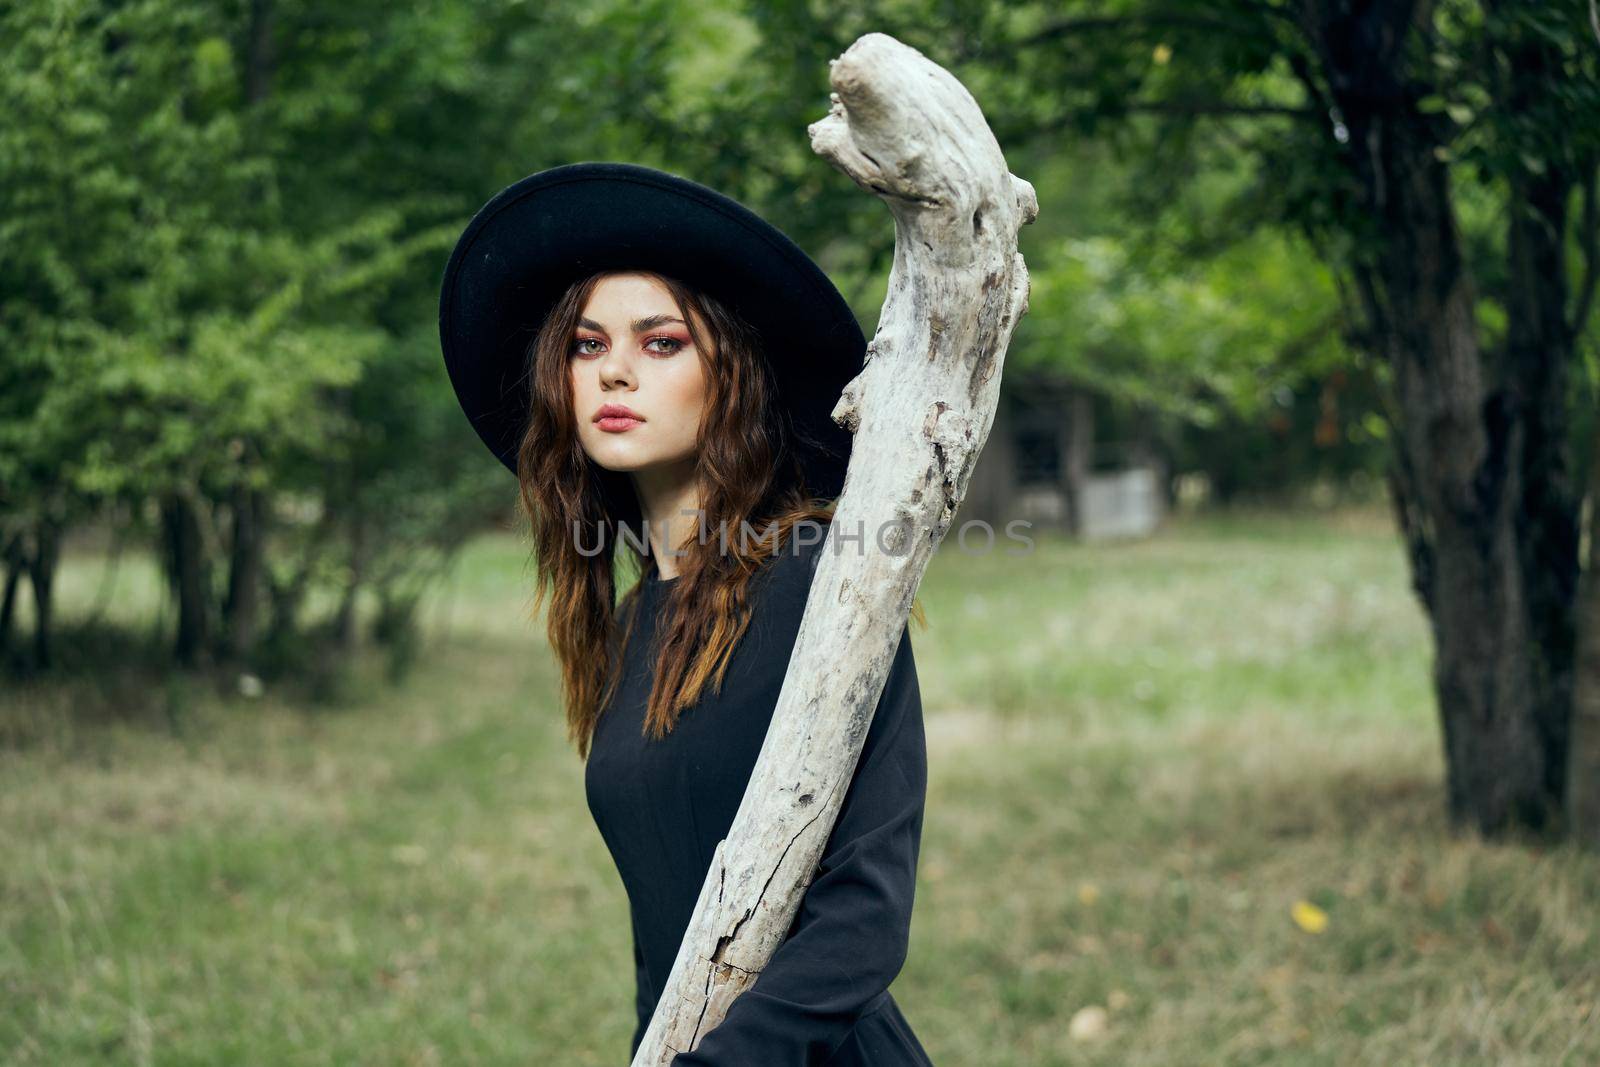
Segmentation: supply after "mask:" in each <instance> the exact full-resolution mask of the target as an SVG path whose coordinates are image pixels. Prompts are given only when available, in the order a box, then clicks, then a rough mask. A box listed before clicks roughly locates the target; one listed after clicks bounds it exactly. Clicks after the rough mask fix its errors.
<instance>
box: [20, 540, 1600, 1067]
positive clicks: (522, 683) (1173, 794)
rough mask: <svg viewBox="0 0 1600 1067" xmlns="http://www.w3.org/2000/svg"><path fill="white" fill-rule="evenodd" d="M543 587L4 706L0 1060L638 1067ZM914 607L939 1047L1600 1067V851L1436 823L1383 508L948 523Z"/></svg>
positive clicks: (119, 611)
mask: <svg viewBox="0 0 1600 1067" xmlns="http://www.w3.org/2000/svg"><path fill="white" fill-rule="evenodd" d="M523 574H524V564H523V560H522V556H521V548H520V546H519V543H518V542H517V540H516V539H515V538H514V537H512V536H509V535H506V536H500V537H492V538H485V539H484V540H482V541H480V542H478V543H477V544H476V545H475V546H474V548H473V550H472V551H471V552H470V553H469V554H468V556H467V558H466V559H465V560H464V562H463V565H462V568H461V570H460V572H459V573H458V575H457V576H456V578H455V580H454V582H453V584H452V586H451V588H450V591H449V593H448V595H446V596H444V597H442V598H441V599H439V600H438V601H437V602H436V603H434V604H432V605H430V609H429V614H428V620H427V622H428V627H427V628H428V641H427V643H426V645H425V647H424V649H423V652H422V653H421V655H420V657H419V658H418V661H417V663H416V665H415V669H414V671H413V673H412V675H411V677H410V678H409V680H408V681H407V682H406V683H405V684H404V685H403V686H401V687H395V686H394V685H392V684H391V683H389V682H388V681H386V680H385V674H384V671H383V667H382V663H381V661H380V660H379V658H378V657H376V656H363V657H358V658H356V659H353V660H352V661H351V662H349V663H348V664H347V666H346V670H345V672H344V673H342V674H341V676H340V677H341V679H342V684H341V685H340V686H339V687H338V698H337V699H333V700H330V701H324V702H321V703H318V704H315V705H310V706H306V705H303V704H302V705H301V706H294V705H292V704H290V703H289V702H287V701H286V700H285V698H284V697H283V696H282V695H281V694H279V693H278V692H277V691H276V690H275V689H274V688H272V687H269V688H268V689H267V691H266V692H265V693H264V694H262V695H260V696H259V697H255V698H246V697H243V696H236V695H219V694H218V693H217V692H216V690H215V688H214V687H212V686H209V685H207V684H204V683H200V682H195V681H192V680H191V681H185V680H183V679H176V678H170V677H168V676H166V675H164V674H160V673H155V672H152V671H151V670H149V669H140V668H139V667H137V666H136V665H134V666H129V665H126V664H124V665H121V666H116V667H113V668H108V669H106V670H103V671H99V672H96V673H95V675H94V677H93V678H92V679H87V678H86V679H84V680H81V681H72V682H61V681H54V682H50V683H30V684H28V685H25V686H20V687H19V686H16V685H12V686H11V687H10V688H8V689H7V690H6V692H5V694H4V696H3V697H0V741H3V744H0V856H3V857H4V862H3V864H0V1059H3V1061H4V1062H6V1063H10V1064H30V1065H31V1064H46V1065H52V1067H54V1065H61V1064H80V1063H83V1064H196V1065H199V1064H205V1065H213V1064H273V1065H279V1064H284V1065H287V1064H296V1065H298V1064H330V1065H332V1064H337V1065H346V1064H371V1065H391V1064H464V1063H484V1064H580V1065H581V1064H622V1063H624V1062H626V1052H627V1040H628V1036H629V1033H630V1031H631V1023H632V1020H631V998H632V994H633V975H632V970H631V957H630V954H629V945H630V942H629V934H628V924H627V919H626V915H627V912H626V899H625V897H624V895H623V892H622V888H621V884H620V882H619V880H618V878H617V875H616V872H615V869H614V868H613V867H612V866H611V862H610V857H609V856H608V855H607V853H606V850H605V846H604V845H603V843H602V842H601V840H600V837H599V834H598V832H597V831H596V830H595V828H594V826H593V823H592V822H591V821H590V818H589V814H588V810H587V808H586V806H585V803H584V799H583V788H582V772H583V768H582V766H581V764H580V763H579V761H578V760H577V758H576V757H575V756H574V755H573V754H572V752H571V751H570V750H569V749H568V748H567V747H566V745H565V742H564V740H563V730H562V725H561V721H560V716H559V712H558V708H557V706H556V702H555V693H556V676H555V673H554V669H553V664H552V662H551V658H550V654H549V652H548V649H547V648H546V646H545V645H544V642H543V635H542V631H541V628H540V627H539V626H537V625H535V624H534V623H533V622H532V621H530V620H529V618H528V607H529V603H528V596H527V590H526V584H525V582H524V581H523ZM101 575H102V563H101V561H99V560H97V559H72V560H71V561H70V563H69V566H68V567H67V573H66V574H65V575H64V576H63V579H62V587H63V594H62V595H63V600H64V603H63V609H62V611H63V615H64V616H65V617H67V618H71V617H73V616H74V615H75V614H82V613H85V612H88V611H90V610H92V609H93V607H94V605H95V603H96V602H97V601H96V597H97V596H101V595H102V594H103V591H104V589H109V590H110V591H111V595H110V596H109V598H108V599H107V600H106V601H105V602H104V604H103V607H104V609H105V616H106V617H107V618H108V619H110V620H112V621H115V620H117V619H124V620H135V619H148V618H150V617H151V616H152V615H153V613H154V612H155V610H156V608H155V596H154V590H155V588H156V586H155V582H154V580H153V578H152V577H151V573H150V570H149V564H148V562H147V561H145V560H137V559H131V560H126V561H124V562H123V564H122V565H121V567H120V568H119V569H118V572H117V577H116V581H115V583H114V585H112V586H109V587H103V586H102V584H101V583H100V578H101ZM922 599H923V603H924V605H925V607H926V609H927V614H928V619H929V622H930V626H929V628H928V629H927V630H917V629H913V631H912V641H913V645H914V647H915V651H916V656H917V662H918V672H919V677H920V680H921V684H922V692H923V695H924V704H925V714H926V722H927V733H928V747H929V761H930V782H929V796H928V808H927V815H926V824H925V827H924V837H923V851H922V863H921V870H920V877H919V882H918V890H917V903H916V915H915V920H914V923H913V929H912V941H911V955H910V959H909V961H908V963H907V965H906V968H905V970H904V971H903V972H902V973H901V976H900V977H899V979H898V980H897V981H896V982H895V984H894V987H893V988H894V992H895V996H896V998H897V999H898V1000H899V1001H900V1003H901V1004H902V1006H903V1008H904V1010H905V1013H906V1015H907V1017H908V1018H909V1019H910V1020H911V1023H912V1025H913V1026H914V1027H915V1028H916V1030H917V1032H918V1034H919V1035H920V1037H921V1038H922V1040H923V1043H924V1044H925V1045H926V1047H927V1048H928V1051H929V1052H930V1054H931V1055H932V1057H933V1060H934V1061H935V1062H936V1063H938V1064H941V1065H949V1067H957V1065H968V1064H972V1065H984V1067H1004V1065H1022V1064H1027V1065H1035V1064H1037V1065H1048V1064H1104V1065H1112V1064H1116V1065H1123V1067H1131V1065H1163V1067H1166V1065H1174V1064H1268V1063H1270V1064H1330V1065H1331V1064H1339V1065H1353V1064H1371V1065H1385V1067H1387V1065H1398V1064H1464V1063H1472V1064H1526V1065H1534V1064H1538V1065H1541V1067H1544V1065H1554V1064H1571V1065H1579V1064H1585V1065H1587V1064H1594V1063H1600V860H1597V859H1596V858H1593V857H1583V856H1579V855H1576V854H1574V853H1572V852H1571V851H1569V850H1566V849H1557V850H1548V849H1540V848H1538V847H1536V846H1528V845H1514V844H1513V845H1507V844H1500V845H1485V844H1482V843H1479V842H1475V841H1472V840H1466V839H1459V840H1458V839H1455V838H1453V837H1452V836H1451V835H1450V834H1449V833H1448V832H1447V830H1446V826H1445V823H1444V819H1443V814H1442V803H1443V799H1442V787H1441V776H1442V764H1441V759H1440V751H1439V749H1440V744H1439V736H1438V729H1437V726H1436V721H1435V715H1434V711H1433V707H1432V698H1431V694H1430V689H1429V683H1428V674H1429V662H1430V646H1429V642H1428V637H1427V631H1426V627H1425V624H1424V621H1423V619H1422V617H1421V615H1420V613H1419V610H1418V608H1417V607H1416V605H1415V602H1414V601H1413V599H1412V597H1411V595H1410V593H1409V591H1408V588H1407V579H1406V573H1405V566H1404V561H1403V559H1402V557H1401V553H1400V550H1399V547H1398V544H1397V542H1396V540H1395V538H1394V536H1393V534H1392V533H1391V532H1390V530H1389V526H1388V523H1387V520H1386V519H1385V517H1384V516H1383V515H1381V514H1371V513H1362V512H1351V511H1344V512H1337V513H1324V514H1304V515H1299V516H1286V515H1238V516H1233V517H1226V518H1212V519H1206V520H1189V521H1186V522H1184V523H1182V524H1178V525H1174V526H1172V527H1170V528H1168V529H1167V530H1165V531H1164V532H1163V533H1162V534H1161V535H1160V536H1158V537H1156V538H1153V539H1150V540H1147V541H1143V542H1139V543H1134V544H1125V545H1107V546H1083V545H1077V544H1072V543H1068V542H1046V541H1041V542H1040V544H1039V546H1038V549H1037V551H1036V552H1035V553H1034V554H1032V555H1030V556H1026V557H1022V558H1012V557H1008V556H1005V555H1002V554H998V553H997V554H994V555H987V556H963V555H962V554H960V552H959V551H958V550H957V548H956V545H955V543H954V541H953V540H952V541H951V542H949V543H947V544H946V546H945V547H944V548H943V549H942V550H941V552H940V555H939V557H938V558H937V559H936V560H935V561H934V563H933V565H932V567H931V568H930V570H929V572H928V577H927V579H926V580H925V582H924V584H923V588H922ZM1299 902H1308V903H1309V904H1311V905H1314V906H1315V909H1316V910H1312V909H1307V908H1304V907H1301V908H1300V909H1298V910H1297V908H1296V905H1297V903H1299ZM1318 918H1325V924H1319V923H1318V922H1316V921H1314V920H1316V919H1318ZM1096 1009H1098V1010H1096ZM1075 1018H1076V1019H1077V1020H1078V1022H1077V1025H1076V1026H1075V1025H1074V1024H1073V1020H1074V1019H1075ZM1097 1023H1098V1024H1101V1025H1094V1024H1097Z"/></svg>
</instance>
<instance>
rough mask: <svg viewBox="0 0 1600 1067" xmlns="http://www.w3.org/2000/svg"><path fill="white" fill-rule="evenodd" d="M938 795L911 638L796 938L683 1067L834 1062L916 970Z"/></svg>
mask: <svg viewBox="0 0 1600 1067" xmlns="http://www.w3.org/2000/svg"><path fill="white" fill-rule="evenodd" d="M926 792H927V748H926V743H925V739H924V736H923V724H922V696H921V692H920V690H919V688H918V685H917V671H916V663H915V661H914V659H913V658H912V652H911V636H910V633H909V632H908V631H907V630H906V629H904V628H902V630H901V634H900V644H899V647H898V648H897V649H896V651H895V657H894V662H893V664H892V665H891V667H890V670H889V676H888V679H887V681H885V683H884V688H883V694H882V696H880V697H879V700H878V706H877V710H876V711H875V712H874V713H873V716H872V723H871V725H870V727H869V728H868V730H867V737H866V740H865V741H864V742H863V744H862V749H861V757H860V759H859V761H858V762H857V764H856V769H855V773H854V776H853V777H852V779H851V783H850V786H849V788H848V789H847V790H846V792H845V799H844V801H843V803H842V805H841V807H840V809H839V816H838V819H837V820H836V821H835V823H834V828H833V832H832V834H831V835H830V837H829V839H828V843H827V845H826V846H825V847H824V850H823V855H822V859H821V861H820V862H819V864H818V866H817V872H816V874H815V876H814V877H813V879H812V882H811V884H810V886H808V887H807V889H806V893H805V896H804V897H803V898H802V900H801V903H800V909H799V912H798V914H797V915H796V918H795V921H794V923H793V924H792V925H791V927H790V930H789V934H788V936H787V938H786V939H785V940H784V941H782V942H780V943H779V945H778V948H777V950H776V951H775V952H774V953H773V956H772V959H771V960H770V961H768V964H767V967H766V969H765V970H763V971H762V972H761V974H760V975H758V976H757V978H756V980H755V982H754V984H752V985H751V986H750V988H748V989H746V990H745V991H744V992H743V993H741V994H740V995H739V996H738V997H737V998H735V999H734V1002H733V1004H732V1005H731V1006H730V1007H729V1009H728V1013H727V1015H726V1016H725V1017H724V1018H723V1020H722V1022H721V1023H720V1024H718V1025H717V1026H716V1027H715V1028H714V1029H712V1030H711V1032H710V1033H708V1034H706V1035H705V1036H704V1037H702V1038H701V1040H700V1044H699V1045H698V1046H697V1047H696V1048H694V1049H693V1050H691V1051H689V1052H682V1053H679V1054H678V1055H677V1056H675V1057H673V1059H672V1063H673V1065H674V1067H749V1065H750V1064H758V1063H759V1064H762V1065H764V1067H765V1065H770V1067H806V1065H815V1064H820V1063H822V1062H824V1061H825V1060H826V1059H827V1058H828V1056H829V1055H831V1054H832V1053H833V1052H834V1050H835V1049H836V1048H837V1047H838V1046H839V1045H840V1044H841V1043H842V1042H843V1041H844V1039H845V1037H847V1036H848V1035H849V1033H850V1030H851V1028H852V1027H854V1026H855V1024H856V1021H857V1019H858V1018H859V1017H860V1015H861V1014H863V1012H864V1011H865V1010H867V1009H869V1008H873V1007H876V1006H877V1004H876V1003H874V1002H875V1001H877V1000H878V998H879V997H880V995H882V994H883V993H884V992H885V991H886V990H887V989H888V988H889V983H890V982H891V981H893V980H894V977H895V975H897V974H898V973H899V972H900V968H901V966H902V965H903V964H904V963H905V959H906V952H907V948H908V943H909V940H910V932H911V904H912V897H913V892H914V890H915V887H916V872H917V853H918V850H919V847H920V844H921V837H922V814H923V802H924V799H925V797H926Z"/></svg>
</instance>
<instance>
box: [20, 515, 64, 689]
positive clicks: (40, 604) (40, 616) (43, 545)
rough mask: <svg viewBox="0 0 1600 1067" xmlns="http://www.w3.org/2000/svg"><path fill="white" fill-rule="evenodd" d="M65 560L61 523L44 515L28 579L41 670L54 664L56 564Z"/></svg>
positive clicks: (35, 648) (35, 653) (36, 656)
mask: <svg viewBox="0 0 1600 1067" xmlns="http://www.w3.org/2000/svg"><path fill="white" fill-rule="evenodd" d="M60 561H61V526H60V524H59V523H57V522H55V521H54V520H52V519H48V518H41V519H39V520H38V522H37V523H36V524H35V526H34V537H33V555H32V556H31V557H30V558H29V560H28V580H29V584H30V585H32V586H33V608H34V613H33V614H34V619H33V662H34V666H35V667H37V668H38V669H39V670H47V669H49V667H50V664H51V661H52V660H53V658H54V657H53V656H52V654H51V649H50V627H51V620H52V617H53V615H54V606H55V597H54V590H55V578H56V566H57V565H58V564H59V563H60Z"/></svg>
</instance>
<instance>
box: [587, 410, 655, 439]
mask: <svg viewBox="0 0 1600 1067" xmlns="http://www.w3.org/2000/svg"><path fill="white" fill-rule="evenodd" d="M593 421H594V423H595V425H597V426H599V427H600V428H601V429H602V430H604V431H606V432H607V433H622V432H623V431H625V430H631V429H633V428H634V427H635V426H638V425H639V424H640V423H642V422H644V421H645V417H644V416H643V415H641V414H639V413H638V412H637V411H634V410H633V409H632V408H629V407H625V406H623V405H622V404H601V405H600V410H599V411H597V412H595V413H594V420H593Z"/></svg>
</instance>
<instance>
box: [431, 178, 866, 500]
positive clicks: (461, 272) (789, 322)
mask: <svg viewBox="0 0 1600 1067" xmlns="http://www.w3.org/2000/svg"><path fill="white" fill-rule="evenodd" d="M629 269H633V270H640V269H648V270H657V271H660V272H661V273H663V274H666V275H668V276H671V277H675V278H678V279H679V280H681V281H684V282H687V283H689V284H690V285H693V286H695V287H696V288H698V289H700V290H702V291H704V292H706V293H709V294H710V295H712V296H714V297H716V298H718V299H719V300H722V301H724V302H726V303H727V304H729V305H730V306H731V307H733V308H734V309H735V310H736V311H737V312H738V313H739V314H740V315H741V316H742V317H744V318H745V319H746V321H748V322H749V323H750V325H751V326H753V327H754V328H755V329H756V331H757V332H758V333H759V335H760V337H761V340H762V345H763V348H764V350H765V355H766V358H767V360H768V363H769V364H770V366H771V368H772V372H773V377H774V381H775V384H776V388H777V390H778V394H779V402H780V403H782V404H783V406H784V408H785V409H786V410H787V411H788V412H789V415H790V418H791V420H792V423H793V425H794V428H795V431H796V433H797V436H798V438H799V440H798V441H797V442H796V451H797V453H798V454H799V458H800V461H801V464H802V468H803V470H804V472H805V477H806V481H807V487H808V489H809V490H810V491H811V492H812V493H813V494H815V495H818V496H821V497H824V498H828V499H831V498H833V497H836V496H838V495H839V493H840V491H841V490H842V488H843V484H844V472H845V468H846V466H847V464H848V462H849V455H850V445H851V442H852V440H853V438H852V435H851V434H850V432H849V431H848V430H845V429H844V428H843V427H840V426H838V425H837V424H835V423H834V422H833V420H832V418H831V417H830V414H831V412H832V410H833V407H834V405H835V404H836V403H837V401H838V399H839V394H840V392H841V391H842V390H843V389H844V387H845V385H846V384H847V383H848V382H849V381H850V379H851V378H853V377H855V375H856V374H857V373H858V372H859V371H860V370H861V367H862V361H863V358H864V353H865V350H866V339H865V337H864V336H863V334H862V331H861V327H860V324H859V323H857V321H856V318H855V314H854V313H853V312H852V311H851V310H850V306H849V304H848V303H847V302H846V301H845V299H844V297H843V296H842V295H840V293H839V291H838V290H837V289H836V288H835V287H834V285H833V283H832V282H831V281H829V279H828V276H827V275H826V274H825V273H823V271H822V269H821V268H820V267H818V266H817V265H816V264H815V263H814V262H813V261H812V260H811V258H810V257H809V256H807V255H806V254H805V253H804V252H803V251H802V250H801V249H800V247H799V246H798V245H796V244H795V243H794V242H793V241H792V240H790V238H789V237H788V236H787V235H786V234H784V233H783V231H781V230H779V229H778V228H777V227H776V226H773V225H772V224H771V223H769V222H767V221H766V220H765V219H763V218H761V217H760V216H759V215H757V214H755V213H754V212H753V211H751V210H750V209H748V208H746V207H745V206H744V205H742V204H740V203H739V202H738V201H736V200H733V199H731V198H729V197H727V196H724V195H723V194H721V193H718V192H716V191H715V190H713V189H709V188H707V187H705V186H703V185H700V184H698V183H696V182H693V181H690V180H688V179H687V178H682V177H679V176H677V175H674V174H669V173H667V172H665V171H660V170H656V169H654V168H650V167H643V166H639V165H636V164H630V163H571V164H567V165H565V166H560V167H554V168H551V169H549V170H544V171H540V172H538V173H536V174H532V175H529V176H528V177H526V178H523V179H522V180H521V181H518V182H516V183H515V184H513V185H509V186H507V187H506V188H505V189H502V190H501V191H500V192H499V193H497V194H496V195H495V196H494V198H493V199H491V200H490V201H489V202H488V203H486V204H485V205H484V206H483V207H482V208H480V209H479V210H478V212H477V214H475V215H474V216H473V218H472V221H471V222H470V223H468V225H467V228H466V230H465V231H464V232H463V233H462V235H461V238H460V239H459V240H458V241H457V243H456V247H455V250H454V251H453V252H452V253H451V255H450V259H449V262H448V263H447V264H446V266H445V271H444V278H443V282H442V284H441V286H440V296H439V337H440V343H441V345H442V347H443V349H444V359H445V364H446V367H447V368H448V370H449V374H450V381H451V384H452V385H453V386H454V388H455V391H456V397H457V399H459V400H460V402H461V407H462V410H463V411H464V412H465V413H466V415H467V418H468V419H469V420H470V421H471V423H472V425H473V428H474V429H475V430H476V431H477V433H478V436H479V437H481V438H482V439H483V442H484V444H486V445H488V447H489V450H490V451H491V452H493V453H494V454H495V455H496V456H497V457H498V458H499V459H500V461H501V462H502V463H503V464H505V466H506V467H507V468H508V469H510V470H511V471H512V472H513V473H516V470H517V449H518V446H519V445H520V443H521V439H522V435H523V433H524V431H525V429H526V423H527V418H528V411H529V402H530V395H529V385H530V383H529V380H528V374H529V367H528V365H527V349H528V343H529V341H530V340H531V339H532V338H533V336H534V335H535V333H536V332H537V331H538V329H539V327H540V325H541V324H542V323H543V322H544V319H545V317H546V315H547V314H548V313H549V311H550V309H551V307H552V306H554V304H555V302H556V300H557V299H559V298H560V296H561V294H562V293H563V292H565V291H566V289H567V287H568V286H570V285H571V284H572V283H573V282H574V281H577V280H578V279H580V278H582V277H585V276H587V275H588V274H591V273H594V272H595V271H600V270H629Z"/></svg>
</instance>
